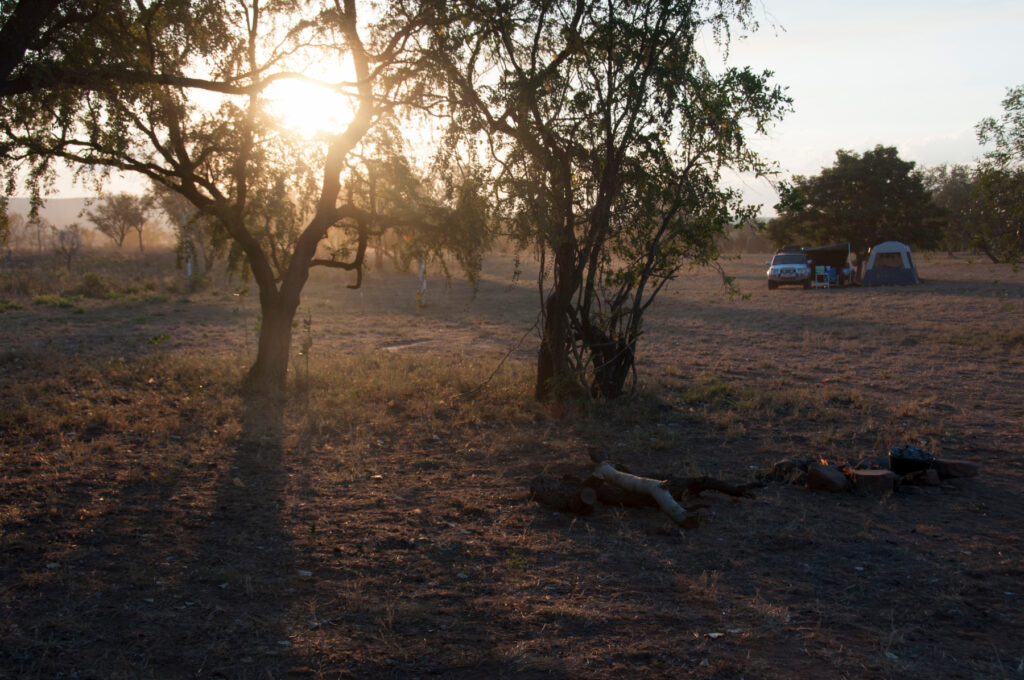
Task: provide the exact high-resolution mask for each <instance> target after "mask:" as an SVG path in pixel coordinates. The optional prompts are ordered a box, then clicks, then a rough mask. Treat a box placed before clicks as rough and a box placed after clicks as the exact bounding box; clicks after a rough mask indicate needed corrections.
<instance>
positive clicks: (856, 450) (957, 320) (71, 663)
mask: <svg viewBox="0 0 1024 680" xmlns="http://www.w3.org/2000/svg"><path fill="white" fill-rule="evenodd" d="M764 259H765V257H764V256H744V257H743V258H740V259H734V260H728V261H726V262H724V265H725V267H726V269H727V270H728V272H729V273H730V274H732V275H735V276H736V283H737V284H738V285H739V287H740V289H741V290H742V292H743V293H745V294H747V295H749V297H747V298H742V297H740V298H734V299H731V298H730V297H729V296H728V294H727V292H726V291H725V290H724V289H723V287H722V285H721V279H720V278H719V277H718V276H717V274H714V273H712V272H707V271H694V272H687V273H685V274H684V275H683V276H681V277H680V279H679V280H678V281H676V282H675V283H674V284H673V285H672V287H671V288H670V289H669V290H667V291H666V293H665V295H664V297H663V298H662V299H661V300H660V304H657V305H655V307H654V308H653V309H654V311H653V313H652V314H651V316H650V318H649V319H648V324H647V329H646V330H647V332H646V335H645V337H644V339H643V344H642V346H641V347H640V361H641V367H640V371H639V374H638V379H639V385H638V394H637V395H636V397H635V398H633V399H629V400H620V401H619V402H617V403H612V404H588V405H578V406H573V407H568V408H566V409H561V408H549V407H545V406H543V405H540V404H537V403H536V402H533V401H532V399H531V398H530V395H531V394H532V371H533V365H532V358H533V355H534V353H535V351H536V345H537V336H536V331H535V329H534V324H535V322H536V316H537V310H538V307H539V300H538V295H537V292H536V290H535V287H534V286H533V285H532V283H531V282H532V281H534V280H535V279H534V277H535V272H532V271H530V270H529V267H526V270H525V271H524V272H523V274H522V277H521V278H520V279H519V280H518V281H515V280H513V278H512V276H511V274H512V266H511V264H510V262H509V261H508V260H507V259H504V258H493V259H492V260H490V261H488V262H487V265H486V267H485V271H484V280H483V282H482V284H481V287H480V290H479V292H478V293H477V294H476V295H475V296H474V295H473V293H472V290H471V289H470V288H469V287H468V286H467V285H466V284H465V282H463V281H459V280H456V281H453V282H451V285H450V286H446V285H445V284H444V281H443V279H441V278H440V277H439V276H434V277H432V278H431V280H430V289H429V290H428V294H427V298H426V305H425V306H424V307H423V308H422V309H419V310H418V309H417V305H416V299H415V291H416V285H417V284H416V281H415V278H414V277H412V276H409V275H404V274H398V273H391V272H386V273H371V274H370V275H369V276H368V277H367V280H366V284H365V286H364V288H363V289H362V290H359V291H351V290H347V289H346V288H345V285H346V284H347V283H348V282H349V281H348V280H347V279H345V278H344V277H342V276H337V275H335V274H336V273H335V272H323V271H317V272H315V276H314V277H313V279H312V280H311V282H310V284H309V286H308V290H307V293H306V295H305V297H304V302H303V306H302V308H301V310H300V314H299V319H298V325H297V327H296V330H295V341H294V343H293V347H294V350H295V354H296V355H295V357H294V362H293V373H294V376H295V380H294V382H295V388H294V390H293V393H292V395H291V399H290V402H289V405H288V407H287V409H286V410H285V412H284V414H283V415H282V416H281V421H280V422H277V421H276V420H275V419H274V418H268V417H267V415H266V412H265V411H263V410H261V409H259V408H256V407H254V406H253V405H252V404H247V403H245V402H244V401H243V399H242V398H241V396H240V394H239V393H238V390H237V385H238V383H239V381H240V378H241V376H242V374H243V372H244V370H245V368H246V367H247V365H248V363H249V362H250V361H251V360H252V358H253V357H254V354H255V332H256V327H257V323H258V314H257V310H258V305H257V304H256V300H255V299H254V295H253V293H252V292H249V293H247V294H245V293H242V294H239V293H240V291H239V290H238V286H239V282H237V281H235V282H222V284H221V285H219V286H217V287H214V288H212V289H209V290H207V291H204V292H199V293H186V292H185V288H184V286H183V285H182V282H181V279H180V273H177V272H176V271H175V270H174V268H173V257H172V256H170V255H167V254H163V255H161V254H152V255H147V258H146V259H145V260H139V259H137V258H134V257H125V258H119V259H118V260H117V261H116V262H110V261H106V260H104V261H100V260H92V261H88V260H87V261H83V262H82V263H81V264H80V266H79V267H78V268H75V269H74V271H73V272H70V273H69V272H61V270H59V269H53V271H52V272H51V271H50V268H51V264H50V263H48V262H41V261H34V260H30V259H24V260H18V259H17V258H16V259H15V262H14V263H13V264H11V265H6V266H5V268H3V269H0V310H2V313H0V678H58V677H61V678H82V679H84V678H193V677H197V678H253V679H255V678H306V677H308V678H338V677H344V678H348V677H351V678H432V677H436V678H482V677H515V678H542V677H543V678H549V677H554V678H621V677H644V678H647V677H651V678H657V677H664V678H690V677H692V678H723V679H726V678H730V679H731V678H747V679H751V678H926V677H927V678H1017V677H1022V676H1024V501H1022V492H1021V489H1022V483H1024V406H1022V404H1024V272H1014V271H1012V270H1011V269H1010V268H1008V267H1005V266H995V265H989V264H986V263H983V262H980V261H973V262H972V261H971V260H970V259H969V258H967V257H966V256H958V257H948V256H946V255H934V256H927V255H926V256H922V257H921V258H919V260H920V261H919V263H918V264H919V270H920V275H921V278H922V279H923V284H922V285H921V286H917V287H912V288H884V289H866V288H865V289H862V288H851V289H841V290H827V291H826V290H802V289H796V288H795V289H780V290H775V291H768V290H767V286H766V285H765V281H764V267H763V262H764ZM303 347H307V348H308V352H306V353H304V354H303V355H301V356H300V355H299V350H301V349H302V348H303ZM506 357H507V359H506ZM503 360H504V361H503ZM906 443H915V444H918V445H921V446H923V447H925V448H927V449H929V450H931V451H934V452H935V453H936V454H937V455H938V456H940V457H943V458H962V459H967V460H971V461H973V462H976V463H978V464H980V465H981V474H980V475H979V476H978V477H976V478H973V479H965V480H950V481H948V482H946V483H944V484H943V485H942V486H941V487H912V488H909V489H906V490H905V492H901V493H896V494H893V495H891V496H888V497H886V498H884V499H878V498H865V497H860V496H855V495H850V494H845V493H844V494H828V493H824V492H816V491H810V490H807V489H804V488H801V487H798V486H792V485H784V484H781V483H775V482H770V483H768V484H767V485H766V486H765V487H764V488H762V489H760V490H758V491H757V492H756V495H755V497H754V498H742V499H733V498H729V497H725V496H721V495H718V494H715V493H713V492H710V493H707V494H705V495H704V496H703V497H702V498H701V499H700V500H701V502H702V503H703V504H704V507H703V508H702V509H701V513H702V516H703V518H704V521H703V522H702V524H701V526H700V527H699V528H697V529H695V530H688V531H685V532H680V531H679V530H678V529H677V528H676V527H675V526H674V525H672V523H671V522H670V521H669V520H668V519H667V518H666V517H665V516H663V515H662V514H660V513H658V512H657V511H654V510H650V511H648V510H638V509H622V508H600V509H599V510H598V511H597V512H595V513H594V514H593V515H591V516H589V517H586V518H578V517H573V516H570V515H564V514H559V513H555V512H552V511H551V510H549V509H546V508H544V507H541V506H539V505H537V504H536V503H534V502H532V501H531V500H530V499H529V497H528V492H527V486H528V484H529V481H530V479H531V478H532V477H533V476H535V475H536V474H538V473H541V472H544V473H548V474H554V475H561V474H582V473H585V471H586V470H587V468H588V465H589V459H588V456H587V451H588V449H589V448H597V449H598V450H600V451H603V452H604V453H605V454H606V455H607V456H608V457H610V458H613V459H615V460H617V461H619V462H622V463H624V464H627V465H628V466H630V468H631V469H633V470H634V471H636V472H639V473H660V474H676V475H704V474H707V475H714V476H716V477H719V478H722V479H725V480H729V481H735V482H746V481H751V480H754V479H757V478H758V477H759V476H761V475H764V474H765V473H766V472H767V471H768V470H770V468H771V465H772V463H773V462H774V461H776V460H778V459H781V458H785V457H788V456H793V455H798V456H806V457H819V456H820V457H824V458H827V459H829V460H833V461H836V460H838V461H857V460H859V459H861V458H864V457H866V456H870V455H877V454H883V453H885V452H886V451H887V450H888V448H889V447H890V446H892V445H899V444H906Z"/></svg>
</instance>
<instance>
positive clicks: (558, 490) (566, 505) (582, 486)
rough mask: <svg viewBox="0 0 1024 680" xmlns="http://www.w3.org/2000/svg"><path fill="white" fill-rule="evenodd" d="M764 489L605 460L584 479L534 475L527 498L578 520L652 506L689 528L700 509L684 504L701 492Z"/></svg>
mask: <svg viewBox="0 0 1024 680" xmlns="http://www.w3.org/2000/svg"><path fill="white" fill-rule="evenodd" d="M592 457H593V455H592ZM659 478H663V480H664V481H663V480H662V479H659ZM763 486H764V484H763V483H762V482H749V483H746V484H730V483H729V482H724V481H722V480H720V479H715V478H714V477H673V476H671V475H656V476H652V477H641V476H638V475H634V474H632V473H631V472H629V471H628V470H627V469H626V468H625V467H624V466H622V465H618V464H614V463H611V462H610V461H607V460H605V461H600V462H599V463H598V464H597V467H596V468H595V469H594V472H593V473H591V475H590V476H589V477H587V478H586V479H583V480H580V479H578V478H576V477H572V476H570V475H565V476H564V477H562V478H561V479H557V478H555V477H551V476H549V475H539V476H537V477H535V478H534V479H533V481H531V482H530V495H531V497H532V498H533V499H534V500H536V501H537V502H538V503H541V504H542V505H546V506H548V507H550V508H552V509H554V510H558V511H560V512H570V513H574V514H579V515H587V514H590V513H591V512H592V511H593V510H594V506H595V505H596V504H597V503H599V502H600V503H603V504H605V505H611V506H616V507H623V508H645V507H656V508H659V509H661V510H662V511H663V512H664V513H665V514H667V515H668V516H669V517H670V518H671V519H672V521H674V522H675V523H676V524H679V525H680V526H684V527H687V528H691V527H694V526H696V525H697V523H698V517H697V515H696V514H695V511H696V510H697V509H698V508H700V507H704V506H702V505H700V504H689V505H685V504H683V500H684V499H685V498H696V497H699V496H700V494H701V493H703V492H704V491H718V492H719V493H723V494H726V495H729V496H738V497H747V498H749V497H752V496H753V489H759V488H761V487H763Z"/></svg>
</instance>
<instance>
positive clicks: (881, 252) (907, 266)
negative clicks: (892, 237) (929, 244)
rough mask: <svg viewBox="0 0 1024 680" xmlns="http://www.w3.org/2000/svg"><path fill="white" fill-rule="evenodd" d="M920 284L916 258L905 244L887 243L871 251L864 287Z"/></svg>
mask: <svg viewBox="0 0 1024 680" xmlns="http://www.w3.org/2000/svg"><path fill="white" fill-rule="evenodd" d="M919 283H921V279H919V278H917V268H916V267H915V266H914V256H913V255H912V254H911V252H910V247H909V246H907V245H906V244H905V243H900V242H899V241H886V242H884V243H879V244H878V245H877V246H875V247H874V248H872V249H871V255H870V256H869V257H868V264H867V267H866V268H865V270H864V280H863V281H862V282H861V284H862V285H865V286H913V285H916V284H919Z"/></svg>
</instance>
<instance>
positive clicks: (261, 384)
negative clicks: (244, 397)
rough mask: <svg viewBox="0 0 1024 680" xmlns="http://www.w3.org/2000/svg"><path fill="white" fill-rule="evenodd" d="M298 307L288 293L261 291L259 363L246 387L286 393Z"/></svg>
mask: <svg viewBox="0 0 1024 680" xmlns="http://www.w3.org/2000/svg"><path fill="white" fill-rule="evenodd" d="M297 308H298V303H297V300H296V302H295V303H290V302H289V301H288V299H287V297H286V296H284V295H282V294H280V293H278V292H276V291H274V292H271V293H269V294H268V293H264V292H263V291H262V290H261V291H260V311H261V313H262V315H263V318H262V320H261V323H260V337H259V346H258V349H257V351H256V362H255V363H254V364H253V365H252V367H251V368H250V369H249V375H248V377H247V378H246V386H247V387H248V388H249V389H250V390H252V391H254V392H257V393H260V394H263V395H266V396H273V395H280V394H283V392H284V390H285V387H286V386H287V381H288V360H289V358H290V354H291V346H292V322H293V321H294V320H295V310H296V309H297Z"/></svg>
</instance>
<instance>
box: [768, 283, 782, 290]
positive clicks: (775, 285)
mask: <svg viewBox="0 0 1024 680" xmlns="http://www.w3.org/2000/svg"><path fill="white" fill-rule="evenodd" d="M778 286H779V284H777V283H775V282H774V281H769V282H768V290H775V289H776V288H778Z"/></svg>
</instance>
